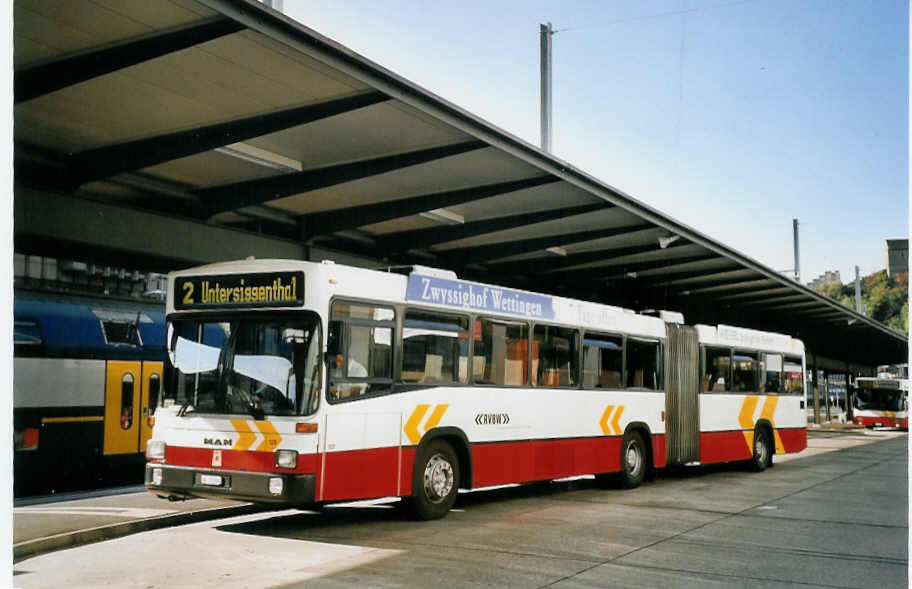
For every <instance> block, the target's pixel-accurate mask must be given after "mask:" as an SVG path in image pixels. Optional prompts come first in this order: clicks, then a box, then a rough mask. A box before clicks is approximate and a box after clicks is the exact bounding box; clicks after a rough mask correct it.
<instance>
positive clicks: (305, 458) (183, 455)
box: [165, 446, 320, 473]
mask: <svg viewBox="0 0 912 589" xmlns="http://www.w3.org/2000/svg"><path fill="white" fill-rule="evenodd" d="M216 451H218V452H221V453H222V465H221V467H213V466H212V454H213V452H216ZM165 464H171V465H174V466H194V467H197V468H222V469H224V470H244V471H249V472H297V473H315V472H317V469H318V466H319V464H320V463H319V457H318V455H316V454H299V455H298V467H297V468H295V469H294V470H289V469H284V468H283V469H277V468H276V466H275V452H256V451H254V450H213V449H211V448H188V447H185V446H168V448H167V450H166V451H165Z"/></svg>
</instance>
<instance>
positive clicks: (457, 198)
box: [302, 176, 557, 252]
mask: <svg viewBox="0 0 912 589" xmlns="http://www.w3.org/2000/svg"><path fill="white" fill-rule="evenodd" d="M554 182H557V178H555V177H554V176H537V177H535V178H526V179H524V180H513V181H511V182H500V183H497V184H486V185H484V186H473V187H472V188H461V189H459V190H450V191H447V192H435V193H432V194H424V195H421V196H410V197H407V198H400V199H397V200H391V201H384V202H378V203H372V204H367V205H360V206H355V207H348V208H344V209H335V210H332V211H327V212H325V213H323V212H321V213H312V214H310V215H306V216H304V217H302V225H303V226H304V235H302V238H303V239H312V238H313V237H314V236H317V235H327V234H330V233H333V232H335V231H339V230H341V229H354V228H357V227H363V226H365V225H372V224H374V223H382V222H384V221H391V220H393V219H401V218H403V217H410V216H412V215H417V214H418V213H423V212H425V211H430V210H433V209H437V208H443V207H448V206H454V205H459V204H464V203H467V202H473V201H476V200H481V199H484V198H490V197H492V196H498V195H501V194H508V193H511V192H517V191H519V190H525V189H527V188H534V187H536V186H542V185H544V184H552V183H554ZM459 228H460V227H441V229H444V230H446V229H459ZM397 238H398V236H394V237H393V238H389V239H393V240H397V243H398V244H399V245H398V246H397V247H396V248H395V249H396V250H399V251H400V252H404V251H407V250H409V249H411V248H413V247H415V243H421V244H422V247H423V246H424V243H425V242H421V241H419V238H413V239H412V242H411V244H410V243H409V241H407V240H403V241H401V242H399V241H398V239H397Z"/></svg>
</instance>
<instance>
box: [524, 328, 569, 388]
mask: <svg viewBox="0 0 912 589" xmlns="http://www.w3.org/2000/svg"><path fill="white" fill-rule="evenodd" d="M578 383H579V334H578V332H577V331H576V330H575V329H568V328H566V327H555V326H552V325H536V326H535V343H534V344H533V347H532V384H533V385H539V386H545V387H575V386H576V385H577V384H578Z"/></svg>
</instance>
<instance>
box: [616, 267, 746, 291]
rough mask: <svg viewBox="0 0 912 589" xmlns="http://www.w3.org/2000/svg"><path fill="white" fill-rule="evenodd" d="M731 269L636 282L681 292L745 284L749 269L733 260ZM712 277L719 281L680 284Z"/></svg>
mask: <svg viewBox="0 0 912 589" xmlns="http://www.w3.org/2000/svg"><path fill="white" fill-rule="evenodd" d="M730 262H731V264H732V265H731V267H721V268H712V269H710V270H709V271H710V272H714V274H707V273H706V272H707V269H706V268H702V269H699V268H698V269H693V270H682V271H681V272H674V273H671V274H659V275H655V276H649V277H646V276H643V277H637V278H636V281H637V283H638V284H640V285H641V286H645V287H649V288H654V287H661V288H677V289H680V290H687V291H689V292H690V291H693V290H696V289H698V288H707V287H711V286H720V285H722V284H730V283H735V282H744V280H745V278H746V276H744V273H745V272H747V271H749V269H747V268H743V267H742V266H740V265H739V264H738V263H737V261H735V260H731V261H730ZM712 276H718V277H719V278H718V280H711V281H705V282H692V281H691V282H684V283H682V282H680V281H685V280H686V281H690V280H692V279H695V278H697V279H699V278H707V277H712ZM624 280H631V278H624Z"/></svg>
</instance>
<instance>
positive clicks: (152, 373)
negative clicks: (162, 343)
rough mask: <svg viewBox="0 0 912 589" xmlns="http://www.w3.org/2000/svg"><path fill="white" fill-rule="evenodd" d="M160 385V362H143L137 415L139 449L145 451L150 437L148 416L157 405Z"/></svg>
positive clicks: (150, 430) (150, 427) (150, 428)
mask: <svg viewBox="0 0 912 589" xmlns="http://www.w3.org/2000/svg"><path fill="white" fill-rule="evenodd" d="M161 387H162V363H161V362H143V365H142V390H141V391H140V416H139V421H140V424H139V451H140V452H145V451H146V442H148V441H149V438H151V437H152V426H151V425H150V424H149V418H150V417H152V412H153V411H154V410H155V407H157V406H158V403H159V398H160V397H161Z"/></svg>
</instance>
